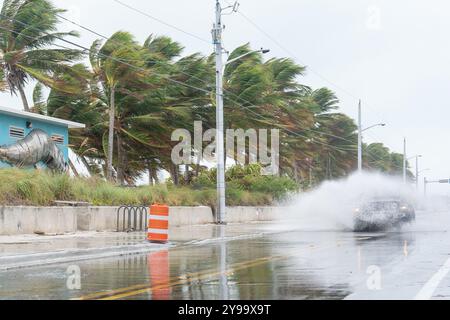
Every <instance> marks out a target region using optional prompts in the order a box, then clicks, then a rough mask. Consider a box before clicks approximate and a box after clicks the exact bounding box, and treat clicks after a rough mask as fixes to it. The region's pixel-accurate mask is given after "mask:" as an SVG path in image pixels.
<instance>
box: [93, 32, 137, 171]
mask: <svg viewBox="0 0 450 320" xmlns="http://www.w3.org/2000/svg"><path fill="white" fill-rule="evenodd" d="M90 61H91V67H92V69H93V71H94V74H95V76H96V77H97V79H98V81H99V82H100V83H101V85H102V87H103V88H102V89H103V93H104V94H105V95H106V96H107V97H108V100H109V127H108V148H107V169H106V177H107V179H109V180H111V179H112V175H113V156H114V132H115V117H116V91H117V90H118V89H120V88H123V87H124V86H126V85H127V86H130V85H132V84H133V83H134V84H135V85H136V84H137V83H138V82H139V81H140V80H141V79H142V78H143V77H145V74H144V73H145V72H143V67H144V65H145V64H144V60H143V58H142V50H141V47H140V46H139V44H138V43H137V42H136V41H135V40H134V38H133V36H132V35H131V34H130V33H128V32H122V31H119V32H116V33H115V34H114V35H112V36H111V38H110V39H108V40H107V41H106V43H105V44H104V45H102V42H101V41H99V40H97V41H95V42H94V44H93V45H92V47H91V51H90ZM119 145H120V143H119Z"/></svg>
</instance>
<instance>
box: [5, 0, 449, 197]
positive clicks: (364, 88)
mask: <svg viewBox="0 0 450 320" xmlns="http://www.w3.org/2000/svg"><path fill="white" fill-rule="evenodd" d="M121 1H123V2H125V3H127V4H129V5H131V6H133V7H136V8H138V9H140V10H142V11H145V12H147V13H148V14H150V15H152V16H154V17H157V18H159V19H161V20H164V21H165V22H167V23H170V24H172V25H175V26H177V27H178V28H181V29H182V30H185V31H188V32H190V33H192V34H195V35H197V36H198V37H201V38H203V39H206V40H210V39H211V35H210V30H211V26H212V22H213V19H214V3H215V1H214V0H195V1H182V0H164V1H161V0H152V1H149V0H147V1H142V0H121ZM226 1H228V2H231V1H232V0H226ZM226 1H225V0H222V2H223V3H224V4H225V3H226ZM53 2H54V3H55V5H57V6H59V7H62V8H65V9H68V10H69V12H68V13H67V14H66V16H67V17H68V18H70V19H73V20H75V21H77V22H79V23H81V24H82V25H84V26H87V27H89V28H91V29H94V30H95V31H97V32H99V33H102V34H104V35H106V36H109V35H111V34H112V33H114V32H115V31H117V30H126V31H130V32H132V33H133V34H135V36H136V38H137V39H139V40H140V41H143V40H144V39H145V38H146V37H147V36H148V35H149V34H151V33H153V34H159V35H168V36H171V37H172V38H173V39H175V40H177V41H179V42H181V43H182V44H183V45H184V46H185V47H186V51H185V53H192V52H196V51H200V52H202V53H204V54H209V53H211V52H212V50H213V48H212V44H210V43H205V42H203V41H200V40H198V39H196V38H194V37H191V36H189V35H187V34H184V33H182V32H179V31H177V30H174V29H172V28H169V27H167V26H165V25H163V24H161V23H159V22H157V21H154V20H151V19H149V18H146V17H144V16H142V15H139V14H138V13H136V12H133V11H131V10H129V9H127V8H124V7H122V6H121V5H119V4H118V3H116V2H114V1H113V0H96V1H93V0H53ZM240 4H241V6H240V11H241V12H243V13H244V14H245V16H247V17H249V18H250V20H251V21H253V22H254V23H255V24H257V25H258V26H259V27H260V28H261V29H263V30H264V32H266V33H268V34H269V35H270V36H271V37H272V38H275V39H276V40H277V42H278V43H279V44H281V46H282V47H283V48H284V49H286V50H283V49H282V48H280V47H279V46H278V45H277V44H276V43H274V42H273V41H272V40H270V39H269V38H267V37H266V36H265V35H264V34H263V33H262V32H261V31H259V30H258V29H257V28H255V27H254V26H253V25H252V24H250V23H249V22H248V21H247V20H246V19H244V18H243V16H242V15H240V14H234V15H230V16H225V17H224V23H225V25H226V30H225V33H224V42H225V46H226V48H227V49H228V50H230V51H231V50H232V49H234V48H235V47H236V46H238V45H241V44H243V43H246V42H250V43H251V44H252V46H253V47H255V48H260V47H267V48H270V49H271V50H272V51H271V53H270V54H269V55H268V58H269V57H271V56H277V57H286V56H289V57H292V58H294V59H295V60H296V61H297V62H298V63H300V64H304V65H306V66H307V67H308V74H307V75H306V76H305V77H304V78H303V79H301V81H302V82H303V83H305V84H308V85H311V86H313V87H314V88H319V87H322V86H327V87H329V88H330V89H332V90H334V91H335V92H336V93H337V95H338V97H339V99H340V100H341V110H342V111H343V112H345V113H347V114H348V115H350V116H351V117H353V118H356V110H357V99H358V98H361V99H362V100H363V103H364V123H365V125H366V126H369V125H372V124H374V123H378V122H386V123H387V124H388V126H387V127H385V128H375V129H373V130H371V131H370V132H367V135H366V136H365V141H366V142H374V141H381V142H384V143H385V144H386V145H387V146H388V147H390V148H391V149H393V150H394V151H397V152H402V149H403V146H402V143H403V137H404V136H406V137H407V138H408V143H409V145H408V152H409V155H415V154H419V153H420V154H423V155H424V158H423V159H422V160H421V168H422V169H425V168H431V169H432V170H431V171H429V172H426V175H427V176H428V177H430V178H450V167H449V165H448V163H450V150H448V149H447V148H446V146H447V145H446V142H448V141H449V138H450V128H449V125H450V121H449V120H450V119H449V114H450V111H449V109H448V107H447V103H448V101H450V90H449V88H448V87H449V86H450V63H449V59H450V41H448V30H450V19H449V18H448V17H449V16H448V12H449V11H450V2H448V1H445V0H429V1H411V0H409V1H407V0H397V1H388V0H371V1H368V0H346V1H335V0H278V1H261V0H241V1H240ZM63 28H65V29H74V26H73V25H71V24H68V23H67V24H64V25H63ZM79 31H80V32H81V38H80V39H78V40H76V42H78V43H80V44H83V45H86V46H89V45H90V44H91V43H92V41H93V40H94V39H96V38H97V37H96V36H95V35H92V34H90V33H88V32H87V31H83V30H79ZM0 99H1V100H0V101H1V103H0V104H1V105H9V106H15V107H19V106H20V102H19V99H18V98H10V96H9V95H7V94H2V95H0ZM431 189H432V190H434V191H437V192H439V193H443V194H450V185H449V186H447V185H445V186H437V185H436V186H432V187H431Z"/></svg>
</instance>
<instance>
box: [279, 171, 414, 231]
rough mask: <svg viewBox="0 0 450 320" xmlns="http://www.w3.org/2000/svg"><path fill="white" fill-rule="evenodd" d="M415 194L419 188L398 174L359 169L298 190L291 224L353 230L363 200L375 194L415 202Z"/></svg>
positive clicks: (314, 228)
mask: <svg viewBox="0 0 450 320" xmlns="http://www.w3.org/2000/svg"><path fill="white" fill-rule="evenodd" d="M416 195H417V193H416V191H415V190H414V189H413V188H412V187H409V186H405V184H403V182H402V180H401V179H399V178H396V177H391V176H387V175H383V174H379V173H356V174H354V175H352V176H349V177H348V178H345V179H342V180H336V181H327V182H324V183H323V184H322V185H321V186H319V187H318V188H317V189H315V190H313V191H311V192H308V193H302V194H299V195H298V196H297V197H296V198H295V199H294V200H293V201H292V203H291V204H290V205H289V209H288V215H289V224H291V223H293V224H295V225H296V226H298V227H299V228H300V229H302V230H323V231H325V230H352V228H353V211H354V209H355V208H356V207H358V206H359V205H360V204H361V203H364V202H366V201H370V200H371V199H374V198H381V199H386V198H389V199H390V198H397V199H398V198H401V199H403V200H404V201H407V202H409V203H416V199H415V198H416Z"/></svg>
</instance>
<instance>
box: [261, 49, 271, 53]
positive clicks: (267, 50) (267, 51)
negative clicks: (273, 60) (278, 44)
mask: <svg viewBox="0 0 450 320" xmlns="http://www.w3.org/2000/svg"><path fill="white" fill-rule="evenodd" d="M269 52H270V49H263V48H261V53H262V54H266V53H269Z"/></svg>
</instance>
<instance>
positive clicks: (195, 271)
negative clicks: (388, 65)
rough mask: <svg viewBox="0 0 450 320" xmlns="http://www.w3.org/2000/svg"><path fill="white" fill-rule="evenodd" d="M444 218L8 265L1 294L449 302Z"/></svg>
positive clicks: (449, 240)
mask: <svg viewBox="0 0 450 320" xmlns="http://www.w3.org/2000/svg"><path fill="white" fill-rule="evenodd" d="M437 221H439V222H440V223H437ZM442 221H449V222H450V214H449V213H441V214H439V216H437V214H436V215H431V214H427V215H423V216H422V217H419V221H418V222H417V225H416V226H413V227H411V228H410V229H406V230H404V231H402V232H387V233H370V234H356V233H353V232H346V231H336V230H334V231H311V230H310V231H305V230H295V231H286V232H281V233H276V234H270V235H264V236H260V237H254V238H249V239H240V240H239V239H237V240H233V241H227V242H220V241H213V242H211V243H208V242H205V243H203V244H201V245H200V244H196V245H192V244H190V245H186V246H179V247H175V248H171V249H167V250H163V251H158V252H153V253H149V254H141V255H130V256H123V257H117V258H108V259H100V260H90V261H83V262H79V263H76V264H73V263H71V264H61V265H51V266H44V267H36V268H28V269H21V270H10V271H5V272H1V273H0V299H111V300H120V299H146V300H148V299H155V300H158V299H161V300H166V299H182V300H190V299H208V300H209V299H232V300H235V299H252V300H254V299H256V300H257V299H269V300H272V299H415V298H417V299H431V298H432V299H450V276H449V275H448V271H449V270H450V268H449V267H448V266H447V267H446V263H447V264H448V261H447V260H449V258H450V232H448V231H449V230H450V227H449V226H450V224H447V223H442ZM215 228H217V227H215ZM449 261H450V260H449ZM78 272H79V275H80V277H79V278H78V277H77V276H78Z"/></svg>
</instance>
